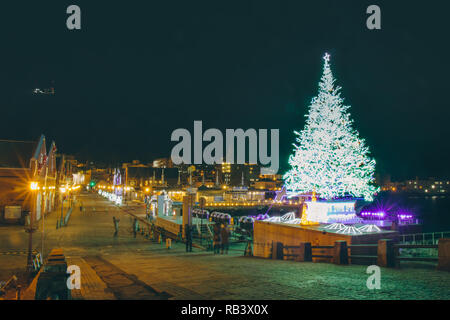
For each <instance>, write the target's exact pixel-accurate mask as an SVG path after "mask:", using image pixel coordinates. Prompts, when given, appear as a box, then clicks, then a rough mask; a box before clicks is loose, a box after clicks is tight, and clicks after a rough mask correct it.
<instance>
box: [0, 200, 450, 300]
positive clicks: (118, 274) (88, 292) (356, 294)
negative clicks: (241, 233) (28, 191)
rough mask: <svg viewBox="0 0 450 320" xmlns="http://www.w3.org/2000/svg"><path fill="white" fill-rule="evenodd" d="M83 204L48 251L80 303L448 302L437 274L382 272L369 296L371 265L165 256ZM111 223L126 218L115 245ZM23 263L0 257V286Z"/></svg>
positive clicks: (12, 240) (2, 232)
mask: <svg viewBox="0 0 450 320" xmlns="http://www.w3.org/2000/svg"><path fill="white" fill-rule="evenodd" d="M82 201H83V203H84V206H85V208H86V211H85V212H80V211H79V210H75V211H74V213H73V214H72V217H71V219H70V221H69V225H68V226H67V227H64V228H61V229H58V230H56V228H55V227H54V225H56V224H53V222H55V221H56V220H54V221H52V219H56V218H55V217H52V216H51V215H50V216H49V217H48V219H47V221H49V222H48V226H49V228H48V230H47V229H46V233H45V240H46V242H45V248H47V250H50V249H52V248H56V247H60V248H63V250H64V253H65V255H66V257H67V259H68V262H69V264H76V265H78V266H79V267H80V269H81V290H79V291H75V292H74V293H73V296H74V298H75V299H108V300H112V299H170V300H172V299H257V300H260V299H294V300H296V299H447V300H448V299H450V274H449V273H447V272H441V271H436V270H434V269H433V268H412V267H408V268H407V267H404V268H402V269H385V268H382V269H381V270H382V271H381V289H380V290H369V289H368V288H367V286H366V281H367V278H368V276H369V275H368V274H366V267H365V266H356V265H350V266H336V265H333V264H327V263H308V262H304V263H300V262H293V261H279V260H267V259H260V258H249V257H243V251H244V248H243V245H239V246H235V247H233V248H231V250H230V252H229V254H228V255H213V254H212V252H206V251H203V250H200V249H197V248H194V249H193V250H194V252H192V253H186V252H185V248H184V245H183V244H182V243H173V247H172V249H166V248H165V245H163V244H157V243H154V242H152V241H150V240H147V239H145V238H144V237H142V236H140V235H138V236H137V238H134V237H133V236H132V229H131V225H132V218H131V217H130V215H129V214H126V213H124V212H123V211H122V210H120V209H119V208H118V207H116V206H114V205H112V204H111V203H110V202H108V201H107V200H104V199H103V198H99V197H98V196H95V195H84V196H83V199H82ZM140 210H144V209H143V208H142V207H140V206H136V207H134V209H133V211H134V212H137V213H138V212H139V211H140ZM113 216H115V217H116V218H119V219H120V223H119V225H120V227H119V229H120V231H119V236H118V237H116V238H114V237H113V234H114V227H113V222H112V217H113ZM50 226H51V227H50ZM8 230H12V231H11V233H10V234H9V235H8V233H7V231H8ZM25 235H26V234H25V233H24V232H23V228H22V230H20V228H19V227H4V228H0V247H1V248H0V251H8V250H11V251H13V250H17V251H20V250H22V249H23V247H21V246H22V245H23V243H26V238H24V239H22V238H23V237H24V236H25ZM5 237H8V240H6V241H3V239H5ZM36 238H37V239H40V237H39V236H38V237H36ZM38 243H39V242H38ZM38 243H36V244H38ZM5 244H7V245H5ZM14 244H17V245H16V246H15V245H14ZM25 262H26V255H0V280H3V279H2V278H3V275H4V274H6V273H5V271H8V270H9V271H12V270H14V268H18V267H20V268H22V267H23V266H24V265H25ZM5 277H6V276H5Z"/></svg>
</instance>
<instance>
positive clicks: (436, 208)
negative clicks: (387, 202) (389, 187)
mask: <svg viewBox="0 0 450 320" xmlns="http://www.w3.org/2000/svg"><path fill="white" fill-rule="evenodd" d="M404 200H405V202H406V203H407V204H408V205H409V206H410V207H411V209H412V210H413V211H415V213H416V214H417V216H418V217H419V219H420V220H421V223H422V224H423V232H435V231H450V196H435V197H413V196H405V198H404Z"/></svg>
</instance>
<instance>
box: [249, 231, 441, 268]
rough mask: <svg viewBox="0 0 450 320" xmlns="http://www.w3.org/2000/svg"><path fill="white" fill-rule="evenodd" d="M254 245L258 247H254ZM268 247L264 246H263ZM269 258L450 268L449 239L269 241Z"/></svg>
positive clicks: (384, 265)
mask: <svg viewBox="0 0 450 320" xmlns="http://www.w3.org/2000/svg"><path fill="white" fill-rule="evenodd" d="M256 245H258V244H256ZM267 245H268V244H264V246H267ZM400 249H436V250H437V251H438V256H405V255H404V254H401V250H400ZM270 250H271V258H272V259H279V260H294V261H323V260H325V261H326V262H332V263H335V264H349V263H354V262H361V260H363V262H366V263H367V264H370V263H373V262H376V264H377V265H378V266H382V267H397V266H399V264H400V262H401V261H423V262H438V266H442V268H443V269H445V270H448V269H449V268H450V267H449V266H450V256H448V252H450V239H446V238H445V239H444V238H441V240H440V241H439V244H404V243H396V242H395V241H394V240H392V239H382V240H379V241H378V243H374V244H350V245H347V242H346V241H343V240H339V241H336V242H335V244H334V245H316V246H313V245H311V243H310V242H302V243H300V244H299V245H298V246H295V245H283V243H281V242H273V243H272V244H271V246H270Z"/></svg>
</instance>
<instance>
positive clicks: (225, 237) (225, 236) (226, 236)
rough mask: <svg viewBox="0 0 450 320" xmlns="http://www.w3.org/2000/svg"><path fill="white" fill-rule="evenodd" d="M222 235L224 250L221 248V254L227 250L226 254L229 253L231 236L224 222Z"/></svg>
mask: <svg viewBox="0 0 450 320" xmlns="http://www.w3.org/2000/svg"><path fill="white" fill-rule="evenodd" d="M220 237H221V239H222V250H221V254H223V252H224V251H225V254H228V246H229V242H228V241H229V238H230V234H229V232H228V228H227V227H226V226H225V225H224V224H222V225H221V229H220Z"/></svg>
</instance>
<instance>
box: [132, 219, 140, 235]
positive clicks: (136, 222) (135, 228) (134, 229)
mask: <svg viewBox="0 0 450 320" xmlns="http://www.w3.org/2000/svg"><path fill="white" fill-rule="evenodd" d="M138 229H139V223H138V220H137V218H134V222H133V235H134V237H135V238H136V235H137V232H138Z"/></svg>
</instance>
